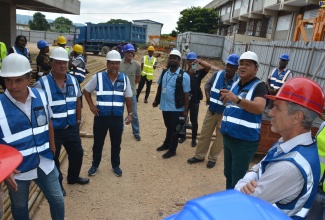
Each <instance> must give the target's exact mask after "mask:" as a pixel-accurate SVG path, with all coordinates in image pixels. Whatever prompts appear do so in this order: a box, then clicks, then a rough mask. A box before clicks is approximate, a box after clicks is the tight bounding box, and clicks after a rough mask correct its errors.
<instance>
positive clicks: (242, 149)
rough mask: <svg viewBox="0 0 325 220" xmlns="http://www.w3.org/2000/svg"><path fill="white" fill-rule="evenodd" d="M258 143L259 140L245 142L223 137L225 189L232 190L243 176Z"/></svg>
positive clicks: (226, 136)
mask: <svg viewBox="0 0 325 220" xmlns="http://www.w3.org/2000/svg"><path fill="white" fill-rule="evenodd" d="M259 142H260V141H259V140H258V141H246V140H241V139H237V138H233V137H230V136H228V135H223V146H224V175H225V177H226V189H233V188H234V187H235V185H236V184H237V182H238V181H239V180H240V179H241V178H243V177H244V176H245V174H246V171H247V170H248V168H249V164H250V162H251V161H252V158H253V156H254V154H255V152H256V150H257V147H258V145H259Z"/></svg>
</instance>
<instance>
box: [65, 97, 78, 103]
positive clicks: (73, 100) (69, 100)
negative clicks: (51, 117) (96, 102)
mask: <svg viewBox="0 0 325 220" xmlns="http://www.w3.org/2000/svg"><path fill="white" fill-rule="evenodd" d="M76 101H77V97H66V102H76Z"/></svg>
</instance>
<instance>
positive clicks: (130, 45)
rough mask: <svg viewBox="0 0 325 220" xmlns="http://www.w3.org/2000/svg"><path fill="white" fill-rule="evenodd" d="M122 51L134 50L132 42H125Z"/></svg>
mask: <svg viewBox="0 0 325 220" xmlns="http://www.w3.org/2000/svg"><path fill="white" fill-rule="evenodd" d="M124 51H135V49H134V47H133V45H132V44H127V45H125V47H124Z"/></svg>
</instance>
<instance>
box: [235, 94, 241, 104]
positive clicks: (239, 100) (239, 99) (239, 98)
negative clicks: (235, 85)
mask: <svg viewBox="0 0 325 220" xmlns="http://www.w3.org/2000/svg"><path fill="white" fill-rule="evenodd" d="M237 98H238V101H237V102H236V104H237V105H238V104H239V103H240V102H241V100H242V97H240V96H237Z"/></svg>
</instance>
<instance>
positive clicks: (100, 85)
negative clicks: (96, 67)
mask: <svg viewBox="0 0 325 220" xmlns="http://www.w3.org/2000/svg"><path fill="white" fill-rule="evenodd" d="M97 78H98V92H101V91H103V72H101V73H99V74H97ZM98 92H97V94H98Z"/></svg>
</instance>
